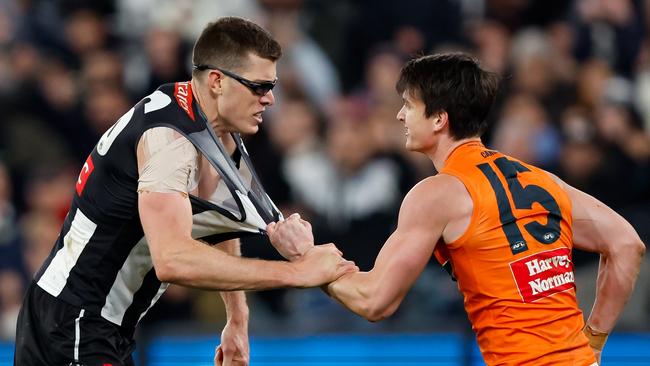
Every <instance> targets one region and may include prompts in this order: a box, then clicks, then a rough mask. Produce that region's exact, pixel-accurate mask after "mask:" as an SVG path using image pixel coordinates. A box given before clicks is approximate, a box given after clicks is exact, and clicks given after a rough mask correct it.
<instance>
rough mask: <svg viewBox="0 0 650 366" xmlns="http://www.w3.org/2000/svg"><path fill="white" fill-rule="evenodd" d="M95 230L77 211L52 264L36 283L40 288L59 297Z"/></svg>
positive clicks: (93, 224)
mask: <svg viewBox="0 0 650 366" xmlns="http://www.w3.org/2000/svg"><path fill="white" fill-rule="evenodd" d="M96 229H97V224H95V223H94V222H92V221H90V219H89V218H88V217H86V215H84V213H83V212H81V210H80V209H77V210H76V212H75V214H74V219H72V223H71V224H70V230H68V233H67V234H66V236H65V237H64V238H63V247H62V248H61V249H59V250H58V251H57V252H56V255H55V256H54V258H52V262H50V265H49V266H48V267H47V269H46V270H45V272H44V273H43V275H42V276H41V279H40V280H39V281H38V286H39V287H40V288H42V289H43V290H45V291H47V292H48V293H49V294H50V295H52V296H54V297H56V296H59V294H60V293H61V291H62V290H63V288H64V287H65V285H66V282H67V280H68V276H69V275H70V271H71V270H72V267H74V266H75V264H77V260H78V259H79V256H80V255H81V252H82V251H83V250H84V248H85V247H86V244H88V241H90V238H91V237H92V236H93V234H94V233H95V230H96Z"/></svg>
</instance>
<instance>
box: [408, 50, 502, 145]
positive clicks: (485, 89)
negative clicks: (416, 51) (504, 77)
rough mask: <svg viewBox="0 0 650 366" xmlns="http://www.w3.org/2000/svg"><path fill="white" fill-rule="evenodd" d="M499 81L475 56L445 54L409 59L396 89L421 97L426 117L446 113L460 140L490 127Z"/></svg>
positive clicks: (477, 134) (453, 130) (453, 133)
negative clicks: (489, 117) (490, 117)
mask: <svg viewBox="0 0 650 366" xmlns="http://www.w3.org/2000/svg"><path fill="white" fill-rule="evenodd" d="M499 81H500V78H499V76H498V75H497V74H495V73H493V72H490V71H486V70H484V69H482V68H481V67H480V65H479V63H478V61H477V60H476V59H475V58H473V57H471V56H469V55H466V54H462V53H446V54H436V55H429V56H423V57H419V58H416V59H413V60H411V61H409V62H407V63H406V65H404V67H403V68H402V71H401V73H400V77H399V81H398V82H397V91H398V92H399V93H400V94H401V93H403V92H404V91H405V90H406V91H408V93H410V94H411V95H413V96H416V97H417V98H419V99H420V100H422V101H423V102H424V104H425V112H424V114H425V116H426V117H427V118H428V117H431V116H432V115H433V114H434V113H437V112H440V111H445V112H447V115H448V116H449V129H450V132H451V135H452V136H453V137H454V139H456V140H460V139H463V138H468V137H474V136H480V135H482V134H483V132H485V130H486V129H487V127H488V125H487V124H488V122H487V116H488V113H489V112H490V109H491V108H492V104H493V103H494V100H495V97H496V94H497V91H498V89H499Z"/></svg>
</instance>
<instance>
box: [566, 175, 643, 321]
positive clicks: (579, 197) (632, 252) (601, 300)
mask: <svg viewBox="0 0 650 366" xmlns="http://www.w3.org/2000/svg"><path fill="white" fill-rule="evenodd" d="M556 179H557V178H556ZM558 180H559V179H558ZM559 183H560V184H561V185H562V187H563V188H564V189H565V191H566V192H567V193H568V194H569V197H570V199H571V203H572V205H573V243H574V246H575V247H576V248H578V249H582V250H586V251H590V252H597V253H600V267H599V269H598V280H597V284H596V299H595V302H594V306H593V308H592V310H591V314H590V315H589V319H588V320H587V324H589V326H590V327H591V328H592V329H594V330H595V331H598V332H603V333H609V332H610V331H611V330H612V329H613V328H614V325H615V324H616V320H617V319H618V317H619V315H620V314H621V312H622V311H623V307H624V306H625V304H626V303H627V301H628V300H629V298H630V296H631V295H632V291H633V289H634V283H635V282H636V278H637V276H638V275H639V268H640V266H641V259H642V257H643V254H644V253H645V245H644V244H643V242H642V241H641V239H640V238H639V235H638V234H637V233H636V231H635V230H634V228H633V227H632V225H630V223H629V222H627V221H626V220H625V219H624V218H623V217H621V216H620V215H619V214H617V213H616V212H614V211H613V210H612V209H611V208H609V207H607V205H605V204H603V203H602V202H600V201H598V200H597V199H595V198H593V197H592V196H590V195H588V194H586V193H584V192H581V191H579V190H577V189H575V188H573V187H571V186H569V185H568V184H566V183H564V182H562V181H559Z"/></svg>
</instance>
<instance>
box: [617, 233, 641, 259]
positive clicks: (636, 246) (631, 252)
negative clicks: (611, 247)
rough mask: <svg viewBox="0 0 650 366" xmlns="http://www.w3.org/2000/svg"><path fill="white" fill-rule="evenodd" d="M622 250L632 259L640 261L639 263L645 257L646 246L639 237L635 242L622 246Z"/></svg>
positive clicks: (631, 241)
mask: <svg viewBox="0 0 650 366" xmlns="http://www.w3.org/2000/svg"><path fill="white" fill-rule="evenodd" d="M621 247H622V250H623V251H624V252H625V253H627V256H629V257H630V258H635V259H638V260H639V261H640V260H641V258H643V256H644V255H645V244H644V243H643V241H641V239H639V238H638V237H637V238H636V239H635V240H629V241H627V242H626V243H625V244H624V245H622V246H621Z"/></svg>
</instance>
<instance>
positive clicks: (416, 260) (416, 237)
mask: <svg viewBox="0 0 650 366" xmlns="http://www.w3.org/2000/svg"><path fill="white" fill-rule="evenodd" d="M442 179H447V178H442ZM439 183H441V178H440V177H434V178H429V179H427V180H425V181H423V182H421V183H420V184H418V185H416V186H415V187H414V188H413V189H412V190H411V192H409V194H408V195H407V196H406V198H405V199H404V202H403V203H402V207H401V208H400V213H399V220H398V226H397V229H396V230H395V232H393V234H392V235H391V236H390V238H389V239H388V240H387V241H386V243H385V244H384V246H383V247H382V249H381V251H380V252H379V255H378V256H377V259H376V261H375V265H374V267H373V269H372V270H371V271H369V272H357V273H352V274H347V275H345V276H343V277H341V278H340V279H338V280H337V281H335V282H333V283H331V284H330V285H329V286H328V288H327V291H328V293H329V294H330V296H332V297H333V298H335V299H336V300H337V301H339V302H340V303H341V304H343V305H344V306H345V307H347V308H348V309H350V310H351V311H353V312H354V313H356V314H358V315H361V316H363V317H364V318H366V319H368V320H370V321H378V320H382V319H384V318H386V317H388V316H390V315H391V314H393V313H394V312H395V310H396V309H397V308H398V307H399V305H400V303H401V302H402V300H403V299H404V296H405V295H406V293H407V292H408V290H409V289H410V288H411V286H412V285H413V283H414V282H415V280H416V279H417V278H418V276H419V275H420V273H421V272H422V270H423V269H424V267H425V265H426V264H427V262H428V261H429V258H430V257H431V254H432V253H433V249H434V248H435V245H436V243H437V242H438V240H439V239H440V237H441V235H442V233H443V230H444V228H445V225H446V220H447V219H446V215H445V213H444V212H443V211H444V210H438V209H436V208H437V207H446V206H441V205H440V204H441V203H444V201H443V200H445V198H444V194H445V189H444V187H443V186H444V184H439Z"/></svg>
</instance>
